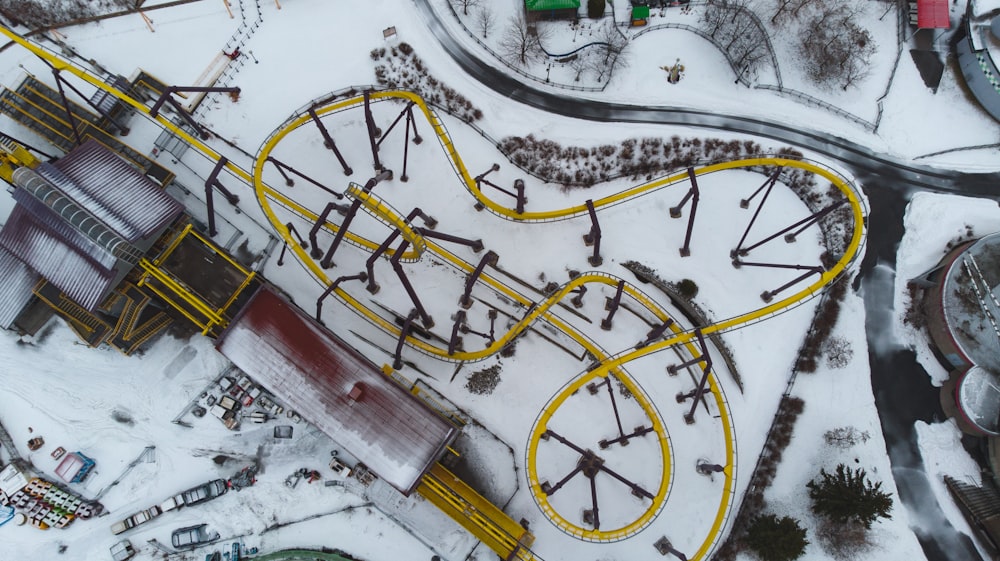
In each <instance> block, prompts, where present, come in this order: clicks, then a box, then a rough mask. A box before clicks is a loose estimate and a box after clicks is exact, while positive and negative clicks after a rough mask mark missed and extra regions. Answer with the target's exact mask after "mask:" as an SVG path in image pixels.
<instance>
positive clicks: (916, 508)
mask: <svg viewBox="0 0 1000 561" xmlns="http://www.w3.org/2000/svg"><path fill="white" fill-rule="evenodd" d="M414 1H415V2H416V4H417V6H418V8H420V10H421V12H422V13H423V15H424V18H425V21H426V23H427V25H428V27H429V28H430V30H431V32H432V33H433V34H434V35H435V37H436V38H437V40H438V41H439V42H440V43H441V45H442V46H443V47H444V49H445V50H446V51H447V52H448V53H449V54H450V55H451V57H452V58H453V59H454V60H455V62H456V63H457V64H458V65H459V66H460V67H461V68H462V69H463V70H464V71H465V72H466V73H468V74H469V75H470V76H472V77H473V78H475V79H477V80H478V81H479V82H481V83H482V84H483V85H485V86H487V87H489V88H490V89H492V90H494V91H495V92H497V93H498V94H500V95H502V96H504V97H507V98H509V99H511V100H514V101H517V102H520V103H523V104H525V105H528V106H531V107H534V108H537V109H540V110H543V111H546V112H549V113H555V114H558V115H564V116H566V117H572V118H578V119H587V120H593V121H606V122H637V123H657V124H676V125H685V126H695V127H703V128H706V129H711V130H725V131H731V132H739V133H746V134H752V135H756V136H761V137H765V138H770V139H773V140H778V141H781V142H787V143H789V144H792V145H796V146H801V147H805V148H808V149H810V150H812V151H814V152H816V153H819V154H822V155H824V156H826V157H829V158H832V159H834V160H837V161H839V162H841V163H842V164H843V165H844V166H845V167H846V168H847V169H848V170H850V172H851V173H852V174H853V175H854V177H855V178H856V179H857V180H858V182H859V184H860V185H861V186H862V187H863V188H864V189H865V191H866V193H867V194H868V196H869V200H870V203H871V206H872V209H871V215H870V221H869V222H870V224H869V233H868V248H867V254H866V258H865V261H864V263H863V264H862V267H861V271H860V274H859V279H858V280H859V283H857V284H859V285H860V286H861V287H862V288H863V290H862V292H863V294H864V296H865V309H866V312H867V320H866V330H867V332H868V339H869V353H870V356H869V361H870V363H871V368H872V386H873V391H874V393H875V403H876V406H877V407H878V409H879V413H880V418H881V419H882V429H883V433H884V435H885V440H886V447H887V451H888V453H889V460H890V463H891V465H892V468H893V477H894V479H895V481H896V487H897V489H898V490H899V494H900V499H901V500H902V501H903V502H904V503H905V504H906V505H907V506H908V507H909V508H908V511H909V513H910V516H911V524H912V525H913V526H914V531H915V533H916V535H917V539H918V540H919V541H920V544H921V546H922V547H923V549H924V553H925V554H926V556H927V559H928V560H929V561H978V560H980V559H981V557H980V556H979V554H978V553H977V552H976V549H975V547H974V546H973V545H972V543H971V541H970V540H969V539H968V538H966V537H965V536H962V535H960V534H959V533H958V532H956V531H955V529H954V528H953V527H952V526H951V525H950V524H949V523H948V521H947V519H946V518H945V516H944V514H943V512H942V511H941V508H940V506H939V505H938V503H937V501H936V499H935V498H934V495H933V493H932V492H931V489H930V486H929V482H928V480H927V475H926V473H925V471H924V466H923V461H922V460H921V458H920V453H919V450H918V448H917V444H916V434H915V431H914V428H913V423H914V422H915V421H916V420H928V421H930V420H933V418H934V417H937V418H940V414H941V413H940V406H939V405H938V398H937V391H938V390H937V388H933V387H932V386H930V384H929V383H928V378H927V375H926V373H925V372H924V371H923V369H922V368H921V367H920V365H919V364H918V363H917V362H916V359H915V357H914V356H913V354H912V353H907V352H905V351H901V350H899V349H896V348H893V347H892V346H891V345H884V344H883V341H882V339H883V338H882V337H881V333H884V332H885V331H884V329H885V325H886V324H885V322H886V321H888V318H889V312H890V310H887V308H886V304H885V303H886V302H890V303H891V302H892V298H891V290H892V282H893V275H894V265H895V251H896V247H897V246H898V244H899V241H900V238H901V237H902V233H903V227H902V214H903V209H904V208H905V205H906V198H907V195H908V194H910V193H912V192H914V191H918V190H927V191H937V192H950V193H960V194H964V195H971V196H980V197H989V198H994V199H995V198H996V197H997V195H998V194H1000V172H988V173H968V172H962V171H956V170H947V169H938V168H934V167H930V166H923V165H917V164H914V163H912V162H907V161H902V160H898V159H896V158H893V157H891V156H887V155H885V154H881V153H878V152H875V151H873V150H871V149H869V148H867V147H865V146H862V145H860V144H857V143H854V142H851V141H849V140H846V139H843V138H840V137H838V136H835V135H832V134H829V133H826V132H821V131H813V130H808V129H803V128H801V127H793V126H789V125H785V124H782V123H778V122H769V121H765V120H762V119H759V118H755V117H747V116H743V115H730V114H724V113H717V112H710V111H703V110H690V109H675V108H670V107H642V106H635V105H628V104H622V103H609V102H603V101H591V100H580V99H575V98H573V97H569V96H567V95H561V94H558V93H552V92H549V91H542V90H539V89H535V88H534V87H532V86H529V85H526V84H523V83H521V82H519V81H517V80H515V79H514V78H512V77H510V76H508V75H507V74H504V73H503V72H502V71H500V70H498V69H496V68H494V67H492V66H490V65H487V64H485V63H483V62H482V61H481V60H479V58H478V57H476V56H475V55H473V54H472V53H471V52H469V51H468V50H467V49H466V48H465V47H464V46H463V45H462V44H461V43H459V42H458V41H457V40H456V39H455V38H454V37H452V36H451V34H450V33H448V31H447V30H446V29H445V28H444V26H443V25H442V23H441V22H440V21H439V20H438V19H437V16H436V14H435V12H434V10H433V9H432V8H431V7H430V5H429V0H414ZM880 263H881V264H884V265H885V266H876V265H877V264H880ZM887 289H888V290H889V291H890V292H889V293H888V295H886V294H885V291H886V290H887ZM887 296H888V297H887Z"/></svg>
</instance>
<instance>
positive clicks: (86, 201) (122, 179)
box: [35, 140, 184, 243]
mask: <svg viewBox="0 0 1000 561" xmlns="http://www.w3.org/2000/svg"><path fill="white" fill-rule="evenodd" d="M35 171H36V172H38V174H39V175H41V176H43V177H45V179H47V180H49V181H50V182H51V183H52V184H53V185H55V186H56V187H57V188H58V189H59V190H60V191H62V192H63V193H64V194H65V195H66V196H68V197H70V198H71V199H73V200H74V201H76V203H77V204H78V205H79V206H81V207H82V208H84V209H86V210H87V211H88V212H90V213H91V214H93V215H94V216H95V217H96V218H97V219H98V220H101V221H102V222H104V223H105V224H106V225H107V226H108V227H110V228H111V229H112V230H114V231H115V232H116V233H117V234H118V235H119V236H121V237H123V238H125V239H126V240H128V241H129V242H130V243H135V242H136V240H139V239H142V238H146V237H148V236H150V235H152V234H154V233H156V232H158V231H159V230H160V229H161V228H163V227H164V226H166V225H167V224H169V223H170V222H172V221H173V220H175V219H176V218H177V217H178V216H180V214H181V212H182V211H183V210H184V206H183V205H182V204H181V203H180V202H178V201H177V200H176V199H174V198H173V197H171V196H170V195H169V194H167V193H166V192H165V191H164V190H163V189H162V188H161V187H160V186H158V185H157V184H156V183H154V182H153V181H152V180H150V179H149V178H148V177H146V176H145V175H143V174H142V173H140V172H139V171H138V170H137V169H135V168H134V167H132V166H131V165H130V164H129V163H128V162H126V161H125V160H123V159H121V158H120V157H119V156H118V155H116V154H115V153H114V152H111V151H110V150H108V149H107V148H105V147H104V146H103V145H102V144H101V143H99V142H97V141H96V140H88V141H87V142H84V143H83V144H81V145H80V146H78V147H77V148H74V149H73V151H71V152H70V153H69V154H66V155H65V156H63V157H62V158H60V159H59V160H57V161H56V163H55V164H48V163H43V164H41V165H39V166H38V167H37V168H36V169H35Z"/></svg>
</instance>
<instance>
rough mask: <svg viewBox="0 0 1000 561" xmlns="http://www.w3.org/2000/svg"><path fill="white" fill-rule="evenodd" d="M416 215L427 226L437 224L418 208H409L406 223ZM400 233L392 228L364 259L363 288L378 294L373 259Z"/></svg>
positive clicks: (386, 248)
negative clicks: (366, 272) (366, 276)
mask: <svg viewBox="0 0 1000 561" xmlns="http://www.w3.org/2000/svg"><path fill="white" fill-rule="evenodd" d="M418 216H419V217H421V218H423V219H424V223H425V224H427V226H428V227H429V228H433V227H435V226H437V220H436V219H435V218H434V217H433V216H428V215H427V214H424V211H422V210H420V209H419V208H415V209H413V210H411V211H410V214H408V215H406V222H407V223H409V222H412V221H413V219H414V218H416V217H418ZM418 230H424V229H423V228H418ZM400 233H401V232H400V231H399V229H398V228H396V229H394V230H393V231H392V233H391V234H389V236H388V237H387V238H386V239H385V241H384V242H382V245H380V246H378V248H377V249H376V250H375V252H374V253H372V254H371V256H370V257H369V258H368V259H367V260H366V261H365V270H366V271H368V286H367V287H365V288H366V289H367V290H368V292H371V293H372V294H378V291H379V288H380V287H379V285H378V283H377V282H375V261H377V260H378V258H379V257H381V256H382V254H384V253H385V252H386V251H388V250H389V246H390V245H392V242H394V241H396V238H398V237H399V235H400Z"/></svg>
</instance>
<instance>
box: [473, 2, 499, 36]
mask: <svg viewBox="0 0 1000 561" xmlns="http://www.w3.org/2000/svg"><path fill="white" fill-rule="evenodd" d="M496 23H497V16H496V14H494V13H493V10H491V9H490V8H489V6H483V7H481V8H479V11H478V12H476V27H478V28H479V31H482V32H483V39H486V38H487V37H488V36H489V34H490V31H493V27H494V26H496Z"/></svg>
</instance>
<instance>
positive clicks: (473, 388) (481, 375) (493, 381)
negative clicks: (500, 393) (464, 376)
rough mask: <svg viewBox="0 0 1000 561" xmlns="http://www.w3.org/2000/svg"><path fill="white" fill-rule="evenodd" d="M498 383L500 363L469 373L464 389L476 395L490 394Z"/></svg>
mask: <svg viewBox="0 0 1000 561" xmlns="http://www.w3.org/2000/svg"><path fill="white" fill-rule="evenodd" d="M499 383H500V365H499V364H494V365H493V366H490V367H489V368H484V369H482V370H477V371H475V372H473V373H472V374H469V378H468V380H466V382H465V389H467V390H469V392H470V393H474V394H476V395H490V394H492V393H493V390H495V389H496V387H497V384H499Z"/></svg>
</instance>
